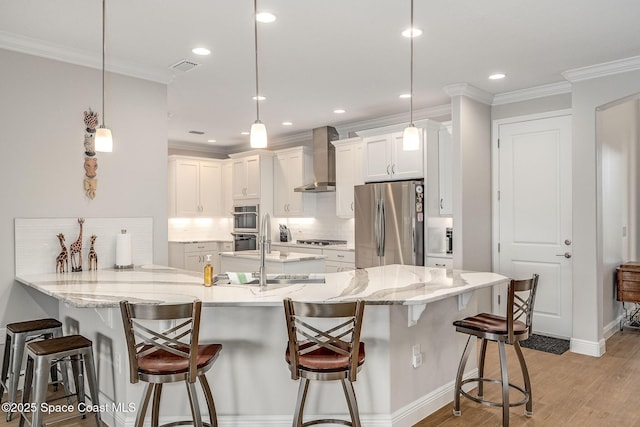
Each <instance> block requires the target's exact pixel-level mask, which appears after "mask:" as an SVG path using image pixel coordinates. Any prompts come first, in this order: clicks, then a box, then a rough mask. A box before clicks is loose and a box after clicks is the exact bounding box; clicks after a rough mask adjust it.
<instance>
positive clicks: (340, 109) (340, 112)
mask: <svg viewBox="0 0 640 427" xmlns="http://www.w3.org/2000/svg"><path fill="white" fill-rule="evenodd" d="M333 112H334V113H336V114H344V113H346V112H347V111H346V110H343V109H342V108H338V109H335V110H333Z"/></svg>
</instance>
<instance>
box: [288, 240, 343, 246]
mask: <svg viewBox="0 0 640 427" xmlns="http://www.w3.org/2000/svg"><path fill="white" fill-rule="evenodd" d="M296 243H299V244H302V245H316V246H329V245H346V244H347V241H346V240H329V239H302V240H297V241H296Z"/></svg>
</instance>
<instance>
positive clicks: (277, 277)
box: [215, 273, 325, 285]
mask: <svg viewBox="0 0 640 427" xmlns="http://www.w3.org/2000/svg"><path fill="white" fill-rule="evenodd" d="M237 276H238V273H235V274H234V273H230V274H218V275H217V276H216V278H215V284H216V285H230V284H236V285H237V284H242V285H258V284H260V278H259V277H256V273H248V274H246V275H245V276H246V277H247V278H249V280H241V281H238V280H237V279H236V277H237ZM321 283H325V278H324V274H267V285H306V284H321Z"/></svg>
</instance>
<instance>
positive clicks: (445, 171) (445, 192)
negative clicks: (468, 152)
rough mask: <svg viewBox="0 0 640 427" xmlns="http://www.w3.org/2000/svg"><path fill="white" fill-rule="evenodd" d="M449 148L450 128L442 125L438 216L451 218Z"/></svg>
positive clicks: (450, 164) (450, 158) (439, 155)
mask: <svg viewBox="0 0 640 427" xmlns="http://www.w3.org/2000/svg"><path fill="white" fill-rule="evenodd" d="M451 146H452V143H451V127H450V126H446V125H443V126H442V127H441V128H440V131H439V132H438V190H439V191H438V192H439V195H440V216H451V215H452V214H453V203H452V197H453V173H452V171H451V166H452V157H451V155H452V152H451Z"/></svg>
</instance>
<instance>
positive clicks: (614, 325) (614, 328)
mask: <svg viewBox="0 0 640 427" xmlns="http://www.w3.org/2000/svg"><path fill="white" fill-rule="evenodd" d="M623 320H624V315H622V314H621V315H620V316H619V317H618V318H617V319H615V320H614V321H613V322H611V323H609V324H608V325H606V326H605V327H604V330H603V331H602V335H604V339H605V340H607V339H609V338H611V337H612V336H613V335H614V334H615V333H616V332H618V331H619V330H620V322H622V321H623Z"/></svg>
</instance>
